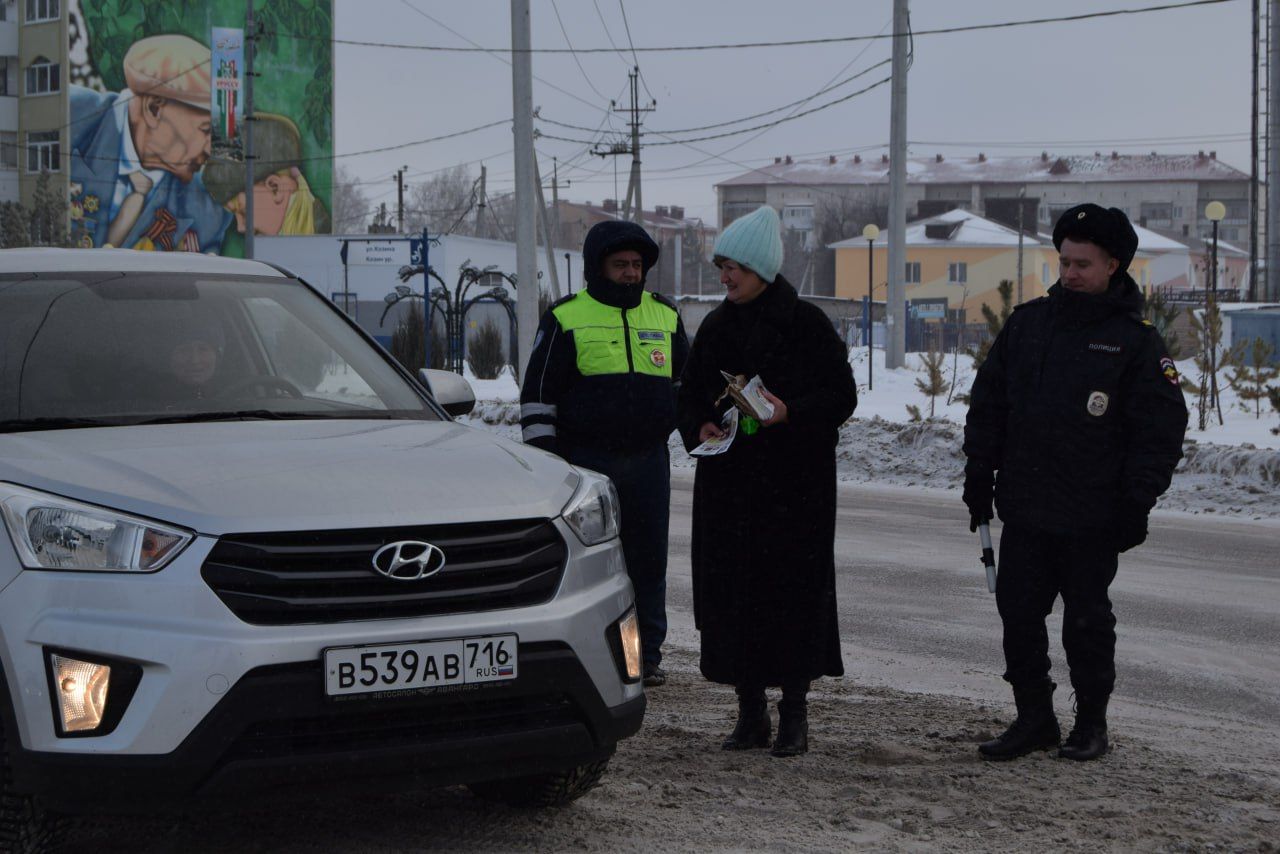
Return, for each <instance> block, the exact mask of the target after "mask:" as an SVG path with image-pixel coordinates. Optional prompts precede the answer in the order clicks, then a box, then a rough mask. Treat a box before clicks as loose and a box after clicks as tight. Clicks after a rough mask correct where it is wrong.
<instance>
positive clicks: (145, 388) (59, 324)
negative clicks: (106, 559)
mask: <svg viewBox="0 0 1280 854" xmlns="http://www.w3.org/2000/svg"><path fill="white" fill-rule="evenodd" d="M438 417H439V416H438V415H437V414H436V412H435V410H434V409H433V408H431V407H430V406H429V405H428V404H427V403H426V402H425V401H424V399H423V398H422V396H421V395H419V394H418V393H417V391H416V390H415V389H414V387H413V386H412V384H410V383H409V382H407V381H406V380H405V378H404V377H403V375H401V374H400V373H399V372H397V371H396V370H395V368H394V367H392V365H391V364H390V363H389V362H388V360H387V359H386V357H385V356H384V355H383V354H381V353H379V352H378V351H377V350H376V349H375V348H373V347H371V346H370V345H369V343H368V342H367V340H366V339H364V338H363V337H361V336H360V334H359V333H358V332H356V331H355V330H354V329H352V328H351V326H350V325H349V324H348V323H347V322H346V320H345V319H344V318H343V317H342V316H341V315H340V314H339V313H338V312H337V311H336V310H335V309H334V308H333V307H332V306H330V305H329V304H328V303H326V301H325V300H324V298H323V297H321V296H318V295H317V294H316V293H315V292H313V291H312V290H311V289H310V288H308V287H307V286H306V285H304V284H302V283H301V282H299V281H297V280H296V279H292V278H281V277H261V278H257V277H240V276H201V275H193V274H173V273H168V274H121V273H101V274H89V273H79V272H77V273H75V274H68V275H49V274H41V275H40V277H38V278H37V277H33V276H30V275H6V276H2V277H0V430H3V431H6V432H12V431H15V430H37V429H51V428H57V427H77V426H95V425H103V426H106V425H120V424H140V423H157V422H179V421H212V420H223V419H226V420H233V419H247V418H271V419H281V418H380V419H387V418H404V419H431V420H434V419H437V418H438Z"/></svg>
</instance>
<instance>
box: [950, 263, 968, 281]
mask: <svg viewBox="0 0 1280 854" xmlns="http://www.w3.org/2000/svg"><path fill="white" fill-rule="evenodd" d="M947 281H948V282H950V283H951V284H953V285H963V284H965V283H966V282H968V281H969V265H968V264H966V263H965V262H964V261H953V262H952V263H950V264H948V265H947Z"/></svg>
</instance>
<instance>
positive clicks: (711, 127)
mask: <svg viewBox="0 0 1280 854" xmlns="http://www.w3.org/2000/svg"><path fill="white" fill-rule="evenodd" d="M891 61H892V60H888V59H885V60H881V61H880V62H877V63H876V64H875V65H871V66H868V67H867V68H864V69H863V70H862V71H859V72H858V73H857V74H854V75H852V76H851V77H846V78H845V79H843V80H841V81H840V82H839V83H834V84H832V85H830V86H827V87H825V88H823V89H819V90H818V91H817V92H814V93H813V94H812V95H809V96H808V97H806V98H801V99H800V100H798V101H792V102H791V103H790V104H783V105H782V106H781V107H774V108H773V109H772V110H765V111H764V112H763V113H755V114H753V115H750V116H743V117H742V118H740V119H733V120H732V121H727V122H716V123H715V124H711V125H702V126H700V127H692V128H679V129H677V130H663V131H657V130H655V131H651V132H652V133H662V134H682V133H696V132H700V131H704V130H715V129H716V128H723V127H730V126H731V125H737V124H742V123H743V122H749V121H754V120H755V119H762V118H764V117H765V116H771V115H773V114H774V113H780V112H782V111H783V110H788V109H790V108H792V107H798V106H800V105H801V104H807V103H809V102H810V101H812V100H813V99H814V98H816V97H818V96H819V95H825V94H827V93H828V92H831V91H833V90H835V89H839V88H840V87H841V86H843V85H845V84H846V83H851V82H853V81H854V80H857V79H858V78H859V77H863V76H865V75H867V74H870V73H871V72H872V71H874V70H875V69H877V68H879V67H881V66H883V65H888V64H889V63H890V62H891ZM538 119H539V120H540V121H544V122H546V123H547V124H551V125H555V126H557V127H562V128H568V129H569V130H585V131H589V130H591V129H590V128H587V127H583V126H582V125H572V124H569V123H567V122H560V121H556V120H555V119H549V118H547V117H546V116H543V115H539V116H538Z"/></svg>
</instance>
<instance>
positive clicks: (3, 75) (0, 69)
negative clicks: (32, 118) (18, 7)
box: [0, 3, 18, 95]
mask: <svg viewBox="0 0 1280 854" xmlns="http://www.w3.org/2000/svg"><path fill="white" fill-rule="evenodd" d="M3 8H4V4H3V3H0V9H3ZM16 63H17V58H16V57H12V56H0V95H16V94H18V93H17V92H14V91H12V89H10V86H9V67H10V65H11V64H16Z"/></svg>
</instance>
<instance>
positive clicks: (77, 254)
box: [0, 248, 284, 277]
mask: <svg viewBox="0 0 1280 854" xmlns="http://www.w3.org/2000/svg"><path fill="white" fill-rule="evenodd" d="M88 272H94V273H99V272H108V273H194V274H205V275H217V274H226V275H241V276H281V277H283V275H284V274H283V273H281V272H280V271H279V270H277V269H275V268H274V267H272V266H271V265H269V264H264V263H262V262H261V261H248V260H245V259H243V258H223V257H222V256H221V255H201V254H199V253H197V252H141V251H138V250H135V249H52V248H30V249H0V273H88Z"/></svg>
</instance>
